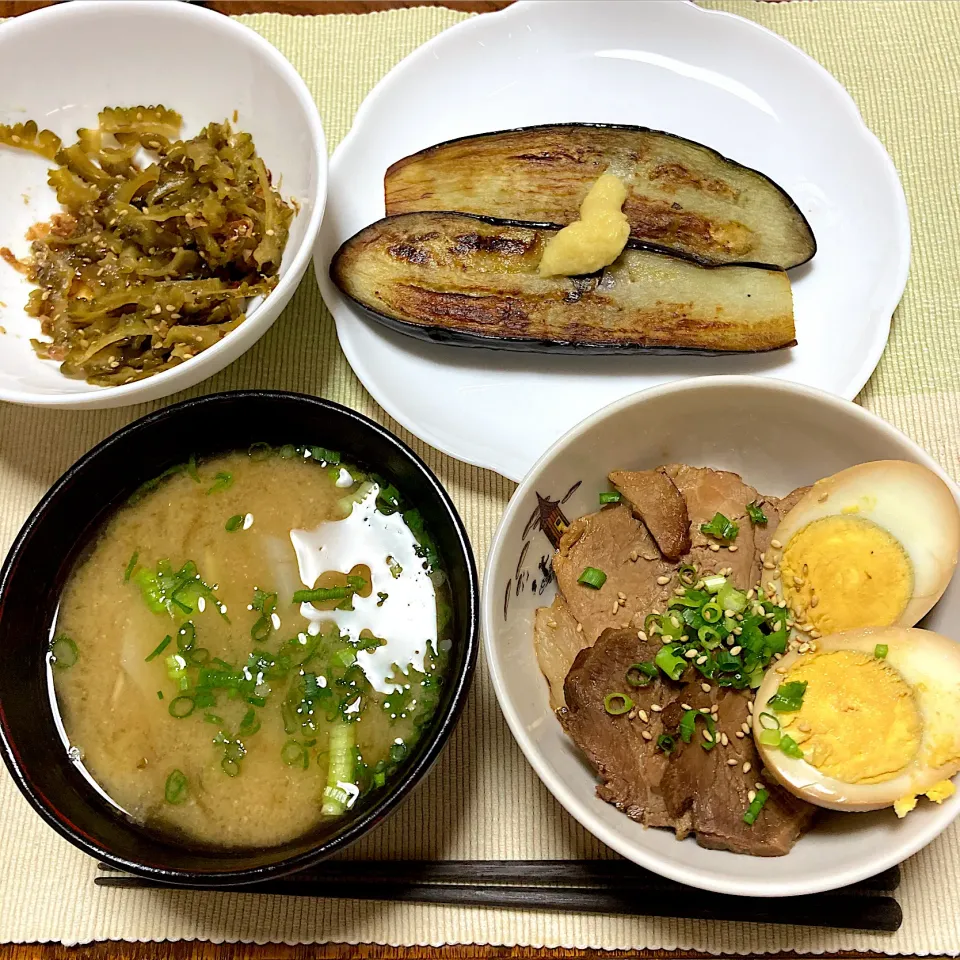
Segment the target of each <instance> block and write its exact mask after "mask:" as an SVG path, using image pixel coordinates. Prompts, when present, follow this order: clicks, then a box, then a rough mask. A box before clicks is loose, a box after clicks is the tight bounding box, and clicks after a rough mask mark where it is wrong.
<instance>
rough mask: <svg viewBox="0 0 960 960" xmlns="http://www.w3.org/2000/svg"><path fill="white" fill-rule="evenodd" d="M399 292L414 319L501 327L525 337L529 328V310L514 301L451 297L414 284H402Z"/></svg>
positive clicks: (496, 297)
mask: <svg viewBox="0 0 960 960" xmlns="http://www.w3.org/2000/svg"><path fill="white" fill-rule="evenodd" d="M398 289H399V290H401V291H403V293H404V294H405V295H404V296H402V297H401V298H400V301H401V303H402V304H403V306H404V307H405V308H406V309H407V310H408V311H409V312H410V313H411V314H413V315H414V316H419V317H422V318H424V319H429V320H434V321H444V320H446V321H447V322H448V323H449V325H451V326H455V327H459V328H466V327H474V326H478V327H489V328H493V329H497V328H498V327H499V328H503V329H504V330H505V331H508V332H509V333H516V334H522V333H523V332H524V331H525V330H526V329H527V327H528V325H529V320H530V318H529V316H528V315H527V312H526V310H524V308H523V307H522V306H521V302H520V301H517V300H515V299H513V298H512V297H502V296H497V295H495V294H485V295H483V296H474V295H471V294H466V293H447V292H444V291H441V290H429V289H427V288H425V287H418V286H416V285H414V284H402V285H400V286H399V287H398Z"/></svg>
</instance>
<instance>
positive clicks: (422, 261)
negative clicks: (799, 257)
mask: <svg viewBox="0 0 960 960" xmlns="http://www.w3.org/2000/svg"><path fill="white" fill-rule="evenodd" d="M555 233H556V228H555V227H545V226H543V225H535V224H525V225H517V224H504V223H501V222H499V221H497V220H494V219H491V218H485V217H475V216H470V215H467V214H459V213H445V212H439V213H413V214H401V215H399V216H394V217H386V218H384V219H383V220H379V221H377V222H376V223H374V224H371V225H370V226H368V227H366V228H364V229H363V230H361V231H359V232H358V233H357V234H355V235H354V236H353V237H351V238H350V239H349V240H347V241H346V242H345V243H344V244H343V245H342V246H341V247H340V249H339V250H338V251H337V253H336V255H335V256H334V258H333V261H332V263H331V265H330V276H331V279H332V280H333V282H334V283H335V284H336V286H337V287H338V288H339V290H340V291H341V292H342V293H343V294H344V295H345V296H347V297H349V298H350V299H351V300H353V301H354V302H355V303H356V304H358V305H359V306H360V307H362V308H363V309H364V310H365V311H366V312H367V313H368V314H369V315H370V316H372V317H373V318H374V319H376V320H377V321H378V322H380V323H382V324H384V325H386V326H388V327H390V328H391V329H394V330H397V331H399V332H401V333H405V334H408V335H410V336H414V337H418V338H419V339H422V340H430V341H433V342H435V343H447V344H456V345H461V346H473V347H487V348H491V349H500V350H517V351H526V352H548V353H561V354H577V355H579V354H588V353H599V354H610V353H613V354H635V353H667V354H681V353H692V354H724V353H757V352H763V351H768V350H776V349H780V348H783V347H789V346H793V345H794V344H795V343H796V335H795V328H794V321H793V300H792V295H791V290H790V281H789V279H788V277H787V275H786V273H784V272H783V271H782V270H776V269H768V268H756V267H745V266H739V265H730V266H723V267H712V268H710V267H702V266H699V265H697V264H694V263H691V262H689V261H687V260H683V259H679V258H676V257H671V256H667V255H665V254H662V253H658V252H653V251H649V250H632V249H628V250H625V251H624V252H623V253H622V254H621V255H620V257H619V258H618V259H617V260H616V261H615V262H614V263H613V264H611V265H610V266H609V267H605V268H604V269H603V270H600V271H598V272H596V273H594V274H590V275H587V276H579V277H540V276H539V273H538V269H537V268H538V265H539V262H540V258H541V256H542V253H543V248H544V246H545V245H546V243H547V242H548V241H549V240H550V238H551V237H552V236H553V235H554V234H555Z"/></svg>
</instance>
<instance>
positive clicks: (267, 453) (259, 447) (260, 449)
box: [247, 441, 275, 461]
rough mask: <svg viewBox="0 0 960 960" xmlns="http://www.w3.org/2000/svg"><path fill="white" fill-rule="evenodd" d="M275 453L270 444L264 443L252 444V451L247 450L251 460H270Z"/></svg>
mask: <svg viewBox="0 0 960 960" xmlns="http://www.w3.org/2000/svg"><path fill="white" fill-rule="evenodd" d="M274 453H275V451H274V449H273V447H271V446H270V444H269V443H264V442H263V441H258V442H257V443H251V444H250V449H249V450H247V456H248V457H250V459H251V460H256V461H259V460H269V459H270V458H271V457H272V456H273V454H274Z"/></svg>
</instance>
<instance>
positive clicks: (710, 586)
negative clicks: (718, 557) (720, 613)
mask: <svg viewBox="0 0 960 960" xmlns="http://www.w3.org/2000/svg"><path fill="white" fill-rule="evenodd" d="M726 585H727V578H726V577H721V576H720V575H719V574H717V573H715V574H713V575H712V576H709V577H704V578H703V589H704V590H706V591H707V593H719V592H720V590H722V589H723V588H724V587H725V586H726Z"/></svg>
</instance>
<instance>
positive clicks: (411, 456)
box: [0, 390, 480, 888]
mask: <svg viewBox="0 0 960 960" xmlns="http://www.w3.org/2000/svg"><path fill="white" fill-rule="evenodd" d="M276 399H284V400H293V401H295V402H298V403H301V404H304V405H307V406H310V407H313V408H315V409H316V410H318V411H322V412H323V413H324V414H326V415H328V416H329V415H333V416H343V417H346V418H347V419H348V420H350V421H353V422H354V424H355V425H356V427H358V428H359V429H360V430H367V431H372V432H373V433H374V434H376V435H377V436H378V437H379V438H380V439H381V440H384V441H386V442H387V443H388V444H389V445H390V446H392V447H393V449H394V451H395V452H396V453H397V454H398V455H399V456H401V457H402V458H404V459H406V460H407V461H408V462H409V463H411V464H412V465H413V466H414V467H415V468H416V470H417V471H418V473H419V474H420V477H421V479H422V481H423V482H424V484H425V485H426V486H427V487H428V488H429V489H430V490H431V491H432V492H433V493H434V495H436V496H437V497H438V498H439V500H440V503H441V504H442V506H443V508H444V509H445V512H446V514H447V521H448V522H449V523H450V524H451V526H452V528H453V531H454V534H455V536H456V539H457V544H458V550H459V552H460V554H461V555H462V558H463V561H464V564H465V567H466V572H467V582H468V585H469V589H468V593H467V595H466V596H465V597H464V598H463V600H462V603H463V611H464V613H463V616H464V624H465V634H466V636H465V639H464V643H465V645H466V651H465V654H464V668H463V670H461V671H460V672H459V673H458V674H456V675H455V676H454V677H452V678H451V683H450V687H452V693H451V695H450V706H449V708H448V710H447V712H446V714H445V715H443V716H442V717H441V718H440V720H439V723H438V724H437V725H436V727H435V728H434V731H433V734H432V738H431V741H430V744H429V746H428V748H427V749H426V750H425V751H424V752H423V753H422V754H421V755H420V757H419V758H417V759H416V760H415V761H413V762H411V763H410V764H409V765H408V766H407V767H405V768H403V770H402V771H401V774H400V776H399V777H398V778H397V781H396V786H395V788H394V789H393V790H392V791H391V792H390V793H388V794H387V795H386V796H385V797H384V798H383V800H382V801H380V802H378V803H375V804H373V805H372V806H371V807H370V808H369V809H368V810H367V811H366V812H365V813H364V814H363V815H362V816H360V817H357V818H356V819H355V820H353V821H352V822H351V823H350V824H349V826H348V827H347V829H346V830H344V831H343V832H342V833H341V834H338V835H336V836H334V837H333V838H331V839H330V840H328V841H324V842H323V843H319V844H317V845H316V846H314V847H312V848H311V849H310V850H307V851H305V852H303V853H299V854H296V855H293V856H290V857H287V858H285V859H283V860H278V861H276V862H275V863H272V864H268V865H265V866H259V867H248V868H245V869H238V870H229V869H227V870H218V871H209V872H207V871H205V872H199V871H197V872H194V871H190V870H181V869H170V868H166V867H153V866H145V865H143V864H138V863H137V862H135V861H132V860H128V859H125V858H123V857H119V856H117V855H115V854H113V853H112V852H111V851H109V850H108V849H106V848H105V847H104V846H102V845H100V844H98V843H97V842H95V841H94V840H93V839H92V838H91V837H89V836H87V835H86V834H84V833H82V832H80V831H79V830H74V829H71V828H70V827H69V826H68V825H67V824H65V823H64V821H63V820H62V819H61V818H60V817H59V816H57V814H56V812H55V810H54V809H53V807H54V806H55V805H54V804H52V803H50V802H49V801H47V799H46V798H45V797H43V796H42V795H40V794H38V793H37V791H35V790H34V789H33V788H32V786H31V782H30V779H29V777H28V776H27V773H26V771H25V769H24V768H23V766H22V764H21V763H20V760H19V757H18V753H17V750H16V749H15V745H14V740H13V738H12V737H11V735H10V732H9V730H8V727H7V721H6V715H5V711H4V709H3V701H2V699H0V756H2V758H3V761H4V764H5V765H6V767H7V770H8V771H9V772H10V775H11V776H12V778H13V780H14V782H15V783H16V785H17V787H18V788H19V790H20V792H21V793H22V794H23V795H24V797H26V799H27V801H28V803H29V804H30V806H31V807H32V808H33V809H34V810H35V811H36V812H37V813H38V814H39V815H40V816H41V817H42V818H43V820H44V821H45V822H46V823H47V824H49V825H50V826H51V827H53V829H54V830H56V832H57V833H58V834H59V835H60V836H61V837H63V838H64V839H66V840H68V841H70V842H71V843H72V844H74V846H76V847H79V848H80V849H81V850H82V851H83V852H84V853H86V854H88V855H89V856H92V857H95V858H97V859H98V860H100V861H102V862H104V863H106V864H109V865H110V866H111V867H114V868H115V869H118V870H122V871H124V872H126V873H131V874H135V875H137V876H141V877H144V878H146V879H149V880H153V881H157V882H160V883H167V884H175V885H177V886H195V887H203V888H208V887H218V886H220V887H225V886H240V885H244V884H251V883H257V882H260V881H263V880H267V879H274V878H276V877H280V876H284V875H286V874H290V873H294V872H296V871H298V870H303V869H305V868H307V867H309V866H312V865H314V864H316V863H318V862H320V861H321V860H325V859H326V858H327V857H329V856H331V855H332V854H334V853H336V852H338V851H340V850H342V849H344V848H345V847H347V846H349V845H350V844H352V843H354V842H355V841H356V840H358V839H359V838H360V837H361V836H362V835H364V834H365V833H367V832H368V831H369V830H372V829H373V828H375V827H376V826H377V825H378V824H379V823H381V822H382V821H383V820H384V819H385V818H386V817H387V816H388V815H389V814H391V813H393V812H394V810H395V809H396V808H397V807H398V806H399V805H400V804H401V803H402V802H403V801H404V800H405V799H406V798H407V797H408V796H409V795H410V794H411V793H412V792H413V790H414V789H415V788H416V787H417V786H418V784H420V783H421V782H422V780H423V778H424V777H425V776H426V774H427V773H428V772H429V771H430V769H431V768H432V766H433V765H434V763H435V762H436V761H437V760H438V759H439V757H440V754H441V753H442V752H443V749H444V747H445V746H446V744H447V741H448V740H449V738H450V735H451V733H452V732H453V730H454V728H455V727H456V725H457V723H458V721H459V719H460V715H461V714H462V712H463V708H464V706H465V704H466V700H467V696H468V694H469V691H470V685H471V682H472V679H473V675H474V672H475V669H476V664H477V658H478V653H479V648H480V638H479V630H480V586H479V577H478V574H477V565H476V559H475V557H474V554H473V549H472V546H471V543H470V539H469V537H468V535H467V531H466V527H465V526H464V523H463V520H462V519H461V517H460V514H459V513H458V511H457V509H456V506H455V505H454V503H453V500H452V499H451V497H450V495H449V494H448V493H447V491H446V490H445V489H444V487H443V485H442V484H441V483H440V481H439V479H438V478H437V476H436V475H435V474H434V473H433V471H432V470H431V469H430V467H428V466H427V464H426V463H425V462H424V461H423V460H422V459H421V458H420V457H419V456H418V455H417V453H416V452H414V451H413V450H412V449H411V448H410V447H409V446H407V444H406V443H404V442H403V441H402V440H401V439H400V438H399V437H396V436H394V435H393V434H392V433H391V432H390V431H389V430H387V429H386V428H385V427H383V426H381V425H380V424H379V423H377V422H376V421H374V420H372V419H370V418H369V417H366V416H364V415H363V414H361V413H358V412H357V411H356V410H352V409H351V408H349V407H346V406H344V405H343V404H340V403H337V402H335V401H333V400H327V399H324V398H321V397H314V396H310V395H308V394H301V393H296V392H293V391H286V390H228V391H222V392H219V393H212V394H207V395H205V396H202V397H196V398H193V399H189V400H184V401H181V402H180V403H175V404H171V405H170V406H167V407H164V408H162V409H161V410H157V411H154V412H153V413H150V414H147V415H146V416H143V417H140V418H138V419H137V420H134V421H133V422H131V423H129V424H127V425H126V426H124V427H122V428H121V429H119V430H117V431H116V432H114V433H112V434H111V435H110V436H108V437H106V438H105V439H104V440H102V441H100V443H98V444H97V445H96V446H95V447H93V448H92V449H90V450H88V451H87V452H86V453H85V454H83V456H82V457H80V458H79V459H78V460H77V461H76V462H75V463H73V464H72V465H71V466H70V467H69V468H68V469H67V470H66V471H65V472H64V473H63V474H62V475H61V476H60V477H59V479H58V480H57V481H56V482H55V483H54V484H53V485H52V486H51V487H50V489H49V490H48V491H47V492H46V493H45V494H44V496H43V498H42V499H41V500H40V502H39V503H38V504H37V506H36V507H34V509H33V510H32V511H31V513H30V516H29V517H28V518H27V519H26V520H25V521H24V523H23V526H22V527H21V529H20V532H19V533H18V534H17V536H16V539H15V540H14V542H13V545H12V546H11V547H10V550H9V552H8V553H7V556H6V559H5V560H4V561H3V564H2V566H0V617H2V611H3V606H4V598H5V596H6V594H7V592H8V590H9V589H10V584H11V582H12V580H13V579H14V571H15V569H16V567H17V564H18V561H19V558H20V555H21V553H22V552H23V550H24V549H25V547H26V545H27V543H28V541H29V540H30V539H31V538H32V536H33V535H34V532H35V530H36V529H37V527H38V526H39V525H40V524H41V523H42V522H43V520H44V517H45V515H46V513H47V511H48V510H49V508H50V506H51V504H52V503H53V502H55V501H56V500H58V499H59V498H60V496H61V495H62V493H63V491H64V489H65V488H68V487H69V485H70V483H71V481H72V480H73V478H74V477H75V476H76V475H78V474H80V473H82V472H83V471H85V470H87V469H89V468H90V466H91V464H92V462H93V461H95V460H96V459H97V458H98V457H99V456H100V454H101V453H102V452H104V451H105V450H107V449H109V448H110V447H112V446H114V445H116V444H118V443H125V442H127V441H128V440H129V439H130V438H132V437H136V436H138V435H141V436H142V435H145V434H146V435H148V434H149V432H150V430H151V429H152V427H153V426H154V425H155V424H156V423H157V422H159V421H162V420H164V419H166V418H168V417H169V416H170V415H171V414H176V413H180V412H181V411H187V412H189V411H195V412H196V413H200V412H201V411H202V409H203V408H204V407H209V406H211V405H216V404H219V403H224V402H226V401H232V402H235V401H237V400H240V401H246V402H254V403H255V402H258V401H264V400H266V401H271V400H276ZM361 459H362V458H361ZM450 687H448V689H450ZM64 761H66V754H65V753H64Z"/></svg>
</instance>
